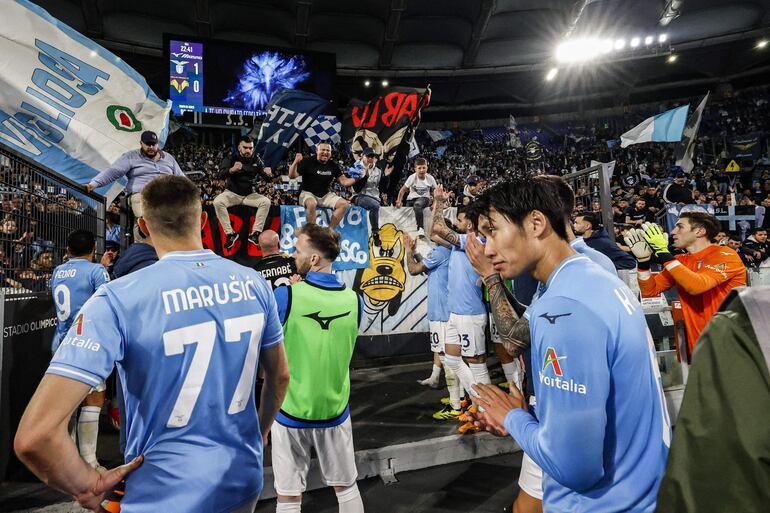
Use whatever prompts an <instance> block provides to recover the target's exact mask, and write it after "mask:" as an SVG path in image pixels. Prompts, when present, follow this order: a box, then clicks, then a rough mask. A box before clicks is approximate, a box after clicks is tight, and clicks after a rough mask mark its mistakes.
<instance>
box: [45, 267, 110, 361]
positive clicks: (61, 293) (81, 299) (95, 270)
mask: <svg viewBox="0 0 770 513" xmlns="http://www.w3.org/2000/svg"><path fill="white" fill-rule="evenodd" d="M108 281H110V275H109V274H107V270H106V269H105V268H104V267H103V266H102V265H100V264H95V263H93V262H90V261H88V260H86V259H84V258H73V259H72V260H70V261H69V262H65V263H63V264H62V265H60V266H58V267H56V269H54V270H53V276H52V278H51V293H52V295H53V302H54V305H55V306H56V321H57V322H56V332H55V333H54V336H53V342H52V344H51V350H52V351H53V352H54V353H55V352H56V349H58V347H59V343H60V342H61V340H62V339H63V338H64V335H65V334H66V333H67V331H69V329H70V326H72V321H74V320H75V318H77V316H78V313H79V312H80V309H81V308H83V305H84V304H85V303H86V301H88V298H90V297H91V296H92V295H93V293H94V292H96V289H98V288H99V287H100V286H101V285H103V284H104V283H107V282H108Z"/></svg>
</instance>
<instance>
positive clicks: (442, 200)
mask: <svg viewBox="0 0 770 513" xmlns="http://www.w3.org/2000/svg"><path fill="white" fill-rule="evenodd" d="M448 197H449V196H448V194H447V193H446V192H444V188H443V187H442V186H440V185H439V186H438V187H436V190H435V191H433V232H432V233H433V234H434V235H436V236H438V237H441V238H442V239H444V240H445V241H447V242H448V243H449V244H450V245H452V246H459V245H460V234H459V233H457V232H456V231H454V230H452V229H451V228H450V227H448V226H447V225H446V221H444V206H445V205H446V201H447V198H448Z"/></svg>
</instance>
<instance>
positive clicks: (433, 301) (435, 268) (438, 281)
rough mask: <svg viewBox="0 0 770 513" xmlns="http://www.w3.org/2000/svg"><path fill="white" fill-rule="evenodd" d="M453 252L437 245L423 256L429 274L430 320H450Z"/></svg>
mask: <svg viewBox="0 0 770 513" xmlns="http://www.w3.org/2000/svg"><path fill="white" fill-rule="evenodd" d="M451 254H452V252H451V251H450V250H449V249H447V248H445V247H444V246H436V247H435V248H433V250H432V251H431V252H430V253H428V256H424V257H423V258H422V263H423V264H424V265H425V269H426V270H427V274H428V320H429V321H448V320H449V298H448V295H449V294H448V285H449V283H448V281H449V257H450V255H451Z"/></svg>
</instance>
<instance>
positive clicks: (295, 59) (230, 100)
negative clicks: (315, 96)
mask: <svg viewBox="0 0 770 513" xmlns="http://www.w3.org/2000/svg"><path fill="white" fill-rule="evenodd" d="M309 76H310V73H309V72H307V71H306V70H305V60H304V59H303V58H302V56H301V55H295V56H292V57H290V58H288V59H287V58H285V57H284V56H282V55H281V54H279V53H275V52H263V53H257V54H254V55H252V56H251V57H250V58H249V59H247V60H246V62H244V63H243V73H241V76H240V77H239V78H238V84H237V85H236V86H235V89H234V90H231V91H228V92H227V97H226V98H225V99H224V101H225V102H227V104H228V105H230V106H232V107H238V108H244V109H251V110H263V109H264V108H265V106H266V105H267V103H268V102H269V101H270V98H272V96H273V94H274V93H276V92H277V91H279V90H281V89H283V88H284V87H286V88H289V89H295V88H296V85H297V84H298V83H300V82H302V81H303V80H305V79H306V78H307V77H309Z"/></svg>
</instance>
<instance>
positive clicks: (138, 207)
mask: <svg viewBox="0 0 770 513" xmlns="http://www.w3.org/2000/svg"><path fill="white" fill-rule="evenodd" d="M162 175H179V176H185V174H184V173H183V172H182V170H181V168H180V167H179V164H177V162H176V159H174V157H173V156H172V155H171V154H169V153H166V152H165V151H162V150H161V149H160V146H159V141H158V134H156V133H155V132H151V131H149V130H147V131H145V132H142V136H141V142H140V148H139V149H137V150H129V151H127V152H125V153H124V154H123V155H121V156H120V157H118V160H116V161H115V162H113V163H112V165H111V166H110V167H108V168H107V169H105V170H104V171H102V172H101V173H99V174H98V175H96V176H95V177H93V178H92V179H91V181H90V182H88V185H86V189H87V190H88V192H91V191H93V190H94V189H98V188H99V187H104V186H105V185H109V184H111V183H112V182H114V181H115V180H117V179H119V178H121V177H123V176H125V177H126V178H128V184H126V194H127V195H128V203H129V205H131V210H132V211H133V213H134V219H139V218H140V217H142V204H141V201H140V196H139V193H140V192H142V189H143V188H144V186H145V185H147V184H148V183H150V182H151V181H152V180H153V179H155V178H157V177H159V176H162ZM143 238H144V235H143V234H142V233H141V231H140V230H139V227H138V226H137V225H136V224H134V240H141V239H143Z"/></svg>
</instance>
